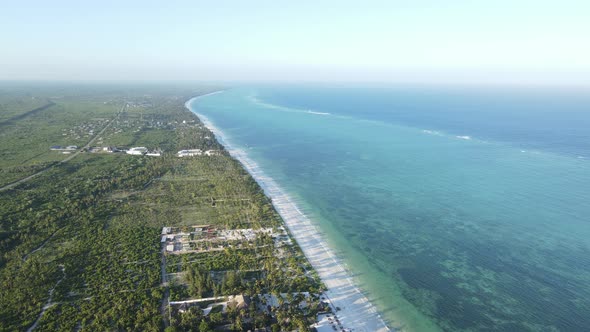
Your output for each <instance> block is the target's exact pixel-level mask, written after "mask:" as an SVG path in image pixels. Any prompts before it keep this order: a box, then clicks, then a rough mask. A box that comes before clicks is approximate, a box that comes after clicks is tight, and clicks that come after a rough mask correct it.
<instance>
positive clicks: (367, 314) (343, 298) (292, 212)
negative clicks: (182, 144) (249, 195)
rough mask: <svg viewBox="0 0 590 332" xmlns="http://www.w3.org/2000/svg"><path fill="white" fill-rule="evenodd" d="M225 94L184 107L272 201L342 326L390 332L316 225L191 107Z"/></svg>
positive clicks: (359, 331) (278, 187)
mask: <svg viewBox="0 0 590 332" xmlns="http://www.w3.org/2000/svg"><path fill="white" fill-rule="evenodd" d="M222 92H223V90H221V91H216V92H212V93H208V94H205V95H201V96H197V97H193V98H191V99H189V100H188V101H187V102H186V103H185V107H186V108H187V109H188V110H189V111H190V112H191V113H193V114H195V115H196V116H198V117H199V119H200V120H201V121H202V122H203V124H204V125H205V126H206V127H207V128H208V129H209V130H211V131H212V132H213V134H214V135H215V137H216V139H217V140H218V141H219V143H221V144H222V145H223V146H224V147H225V149H226V150H227V151H228V152H229V154H230V155H231V156H232V157H233V158H236V159H237V160H238V161H239V162H240V163H241V164H242V166H243V167H244V168H245V169H246V171H247V172H248V173H249V174H250V175H251V176H252V177H253V178H254V180H255V181H256V182H257V183H258V185H260V187H261V188H262V189H263V191H264V193H265V194H266V195H267V196H268V197H269V198H270V199H271V201H272V204H273V206H274V208H275V209H276V210H277V212H278V213H279V215H280V216H281V218H282V219H283V222H284V223H285V226H287V228H288V229H289V232H290V233H291V234H292V235H293V237H294V238H295V241H297V244H298V245H299V246H300V247H301V250H302V251H303V253H304V254H305V256H306V258H307V259H308V261H309V262H310V263H311V265H312V266H313V268H314V269H315V270H316V271H317V273H318V275H319V276H320V278H321V280H322V282H323V283H324V284H325V285H326V287H327V288H328V290H327V291H326V292H324V295H325V296H326V297H327V298H328V299H329V301H330V303H331V305H332V307H333V309H336V308H339V309H340V310H333V311H334V313H335V314H336V315H337V316H338V318H339V320H340V321H341V322H342V325H343V326H344V327H345V328H346V329H348V330H350V331H358V332H361V331H364V332H387V331H391V329H390V328H389V327H388V326H387V324H386V323H385V321H384V320H383V318H382V317H381V315H380V313H379V312H378V310H377V308H376V307H375V306H374V305H373V304H372V303H371V302H370V301H369V299H368V298H367V297H366V296H365V294H364V293H363V292H362V291H361V290H360V289H359V288H358V287H357V286H356V285H355V283H354V280H353V276H352V274H351V273H350V272H349V271H348V270H347V269H346V267H345V264H344V262H343V261H342V260H341V259H340V258H338V257H337V256H336V254H335V253H334V252H333V250H332V249H330V248H329V247H327V246H326V240H325V239H324V237H323V236H322V233H321V232H320V230H318V228H317V226H315V225H314V224H313V222H312V221H311V220H310V219H309V218H308V217H307V216H305V214H304V213H303V212H301V210H300V209H299V208H298V207H297V205H296V204H295V203H294V202H293V200H292V199H291V198H290V197H289V196H288V194H287V193H286V192H285V191H284V190H283V189H281V188H280V186H279V185H278V184H277V183H276V182H275V181H274V180H273V179H272V178H270V177H268V176H266V175H265V174H264V172H263V171H262V170H261V169H260V167H259V166H258V165H257V164H256V162H254V161H253V160H252V159H250V157H249V156H248V155H247V154H246V152H244V151H242V150H241V149H238V148H235V147H234V146H233V145H232V144H231V143H229V142H228V139H227V137H225V135H224V133H223V131H221V130H219V128H217V127H215V125H214V124H213V123H212V122H211V121H210V120H209V119H208V118H207V117H206V116H204V115H202V114H200V113H197V112H195V111H193V110H192V109H191V108H190V104H191V103H192V102H193V101H194V100H196V99H198V98H202V97H205V96H209V95H212V94H218V93H222Z"/></svg>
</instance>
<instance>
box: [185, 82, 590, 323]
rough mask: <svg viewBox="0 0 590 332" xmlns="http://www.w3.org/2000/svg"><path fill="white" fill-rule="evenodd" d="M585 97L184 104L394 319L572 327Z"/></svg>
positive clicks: (355, 91) (264, 96)
mask: <svg viewBox="0 0 590 332" xmlns="http://www.w3.org/2000/svg"><path fill="white" fill-rule="evenodd" d="M539 96H542V97H539ZM584 96H585V95H584V94H580V93H575V92H567V93H565V92H563V91H562V92H553V93H548V92H547V91H543V92H542V93H539V91H531V90H525V91H508V90H506V91H501V90H498V91H481V90H469V89H466V90H457V89H454V90H448V89H443V88H440V89H437V88H429V89H426V90H425V89H420V88H411V89H410V88H399V87H397V88H329V87H301V86H279V87H256V88H252V87H242V88H236V89H230V90H227V91H225V92H223V93H220V94H215V95H211V96H207V97H204V98H200V99H197V100H195V101H194V102H193V103H192V108H193V109H194V110H195V111H196V112H197V113H202V114H204V115H205V116H207V117H208V118H209V119H210V120H211V121H212V122H213V123H214V124H215V125H216V126H217V127H218V128H220V129H221V130H223V131H224V133H225V134H226V135H227V136H229V137H231V139H232V142H233V143H234V144H236V145H238V146H240V147H241V148H243V149H244V150H246V151H247V152H248V155H249V156H250V157H251V158H252V159H253V160H255V161H256V162H257V163H258V164H259V165H260V166H261V167H262V168H263V169H264V171H265V172H266V173H267V174H268V175H270V176H272V177H273V179H275V181H276V182H277V183H279V184H280V185H281V186H282V187H284V188H285V189H286V190H287V191H288V192H289V193H290V194H291V195H292V196H293V197H294V198H295V199H296V200H297V202H298V205H300V206H301V207H302V208H303V209H304V210H305V211H306V213H308V214H309V215H310V216H311V217H312V219H313V220H314V221H315V222H317V223H318V225H319V226H320V228H321V229H322V231H323V232H324V233H325V235H326V237H327V238H328V239H329V241H330V244H331V246H332V247H334V248H335V249H336V251H337V252H339V253H340V254H341V255H342V257H343V258H344V260H345V261H346V262H347V264H348V266H349V268H350V270H351V271H352V272H353V273H354V274H355V276H356V278H357V280H358V282H359V284H360V286H361V287H362V288H363V289H364V290H366V291H367V292H368V296H369V298H370V299H371V300H372V301H373V302H374V303H375V304H377V306H378V307H379V309H380V310H381V311H382V313H383V315H384V317H386V318H387V319H388V320H389V322H390V325H392V326H396V327H401V328H403V329H405V330H419V331H423V330H437V329H443V330H448V331H460V330H480V331H481V330H484V331H485V330H500V331H521V330H539V331H550V330H561V331H584V330H587V327H588V326H590V255H589V254H590V250H589V249H590V224H589V222H590V220H589V218H588V216H589V215H590V160H589V159H586V156H587V154H588V153H589V152H590V137H589V136H588V135H590V130H585V129H588V128H590V126H588V127H586V125H587V124H590V122H589V120H590V107H589V105H590V100H589V99H588V98H587V97H584ZM412 101H413V102H412Z"/></svg>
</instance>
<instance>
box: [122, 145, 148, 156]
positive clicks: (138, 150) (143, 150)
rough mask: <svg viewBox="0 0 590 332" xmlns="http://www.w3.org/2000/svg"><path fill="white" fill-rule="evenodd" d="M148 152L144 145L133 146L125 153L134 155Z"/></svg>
mask: <svg viewBox="0 0 590 332" xmlns="http://www.w3.org/2000/svg"><path fill="white" fill-rule="evenodd" d="M147 152H148V149H147V148H145V147H143V146H138V147H135V148H131V149H129V150H127V151H125V153H127V154H132V155H144V154H146V153H147Z"/></svg>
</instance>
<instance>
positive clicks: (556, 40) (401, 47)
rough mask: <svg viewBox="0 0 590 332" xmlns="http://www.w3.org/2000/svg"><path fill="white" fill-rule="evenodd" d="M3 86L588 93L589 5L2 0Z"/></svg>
mask: <svg viewBox="0 0 590 332" xmlns="http://www.w3.org/2000/svg"><path fill="white" fill-rule="evenodd" d="M0 8H1V10H0V45H1V49H0V79H2V80H53V79H57V80H196V81H328V82H329V81H345V82H349V81H352V82H355V81H359V82H439V81H440V82H511V83H525V84H528V83H533V84H535V83H539V84H541V83H558V84H590V1H587V0H584V1H581V0H552V1H547V0H535V1H528V0H494V1H489V0H485V1H480V0H470V1H468V0H445V1H441V0H404V1H401V0H389V1H345V0H340V1H321V0H316V1H306V0H297V1H281V0H275V1H257V0H251V1H246V0H244V1H226V0H208V1H199V0H192V1H180V0H169V1H149V0H143V1H136V0H128V1H125V0H119V1H111V0H103V1H98V0H96V1H91V0H88V1H79V0H68V1H66V0H53V1H46V0H37V1H33V0H20V1H8V0H0Z"/></svg>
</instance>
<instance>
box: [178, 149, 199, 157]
mask: <svg viewBox="0 0 590 332" xmlns="http://www.w3.org/2000/svg"><path fill="white" fill-rule="evenodd" d="M202 154H203V151H202V150H201V149H192V150H180V151H178V153H177V154H176V155H177V156H178V157H193V156H200V155H202Z"/></svg>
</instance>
